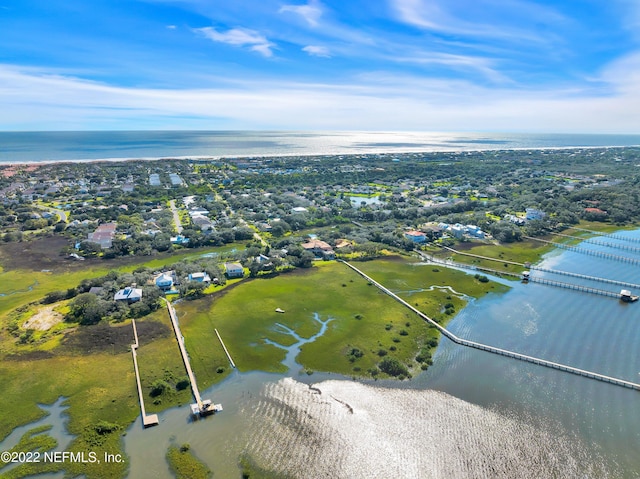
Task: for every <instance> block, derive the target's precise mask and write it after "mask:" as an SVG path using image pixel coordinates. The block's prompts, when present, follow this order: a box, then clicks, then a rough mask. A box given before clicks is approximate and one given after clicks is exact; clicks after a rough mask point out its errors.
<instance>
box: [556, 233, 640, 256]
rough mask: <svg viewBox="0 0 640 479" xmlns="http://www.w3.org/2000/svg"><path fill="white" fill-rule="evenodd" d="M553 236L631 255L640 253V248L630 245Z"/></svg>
mask: <svg viewBox="0 0 640 479" xmlns="http://www.w3.org/2000/svg"><path fill="white" fill-rule="evenodd" d="M553 235H554V236H560V237H561V238H568V239H574V240H578V241H582V242H584V243H591V244H595V245H597V246H604V247H605V248H613V249H621V250H624V251H629V252H631V253H640V248H638V247H637V246H629V245H625V244H618V243H609V242H607V241H599V240H597V239H593V238H580V237H579V236H571V235H566V234H563V233H553Z"/></svg>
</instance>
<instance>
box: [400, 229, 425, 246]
mask: <svg viewBox="0 0 640 479" xmlns="http://www.w3.org/2000/svg"><path fill="white" fill-rule="evenodd" d="M404 237H405V238H407V239H409V240H411V241H413V242H414V243H426V242H427V235H425V234H424V233H423V232H421V231H407V232H406V233H405V234H404Z"/></svg>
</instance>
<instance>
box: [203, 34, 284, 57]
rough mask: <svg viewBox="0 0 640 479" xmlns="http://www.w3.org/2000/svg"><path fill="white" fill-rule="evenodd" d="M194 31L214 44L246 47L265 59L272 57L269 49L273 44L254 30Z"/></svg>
mask: <svg viewBox="0 0 640 479" xmlns="http://www.w3.org/2000/svg"><path fill="white" fill-rule="evenodd" d="M195 31H196V32H198V33H199V34H201V35H203V36H204V37H206V38H208V39H209V40H212V41H214V42H220V43H226V44H228V45H233V46H236V47H248V48H249V50H252V51H255V52H258V53H261V54H262V55H264V56H265V57H271V56H273V52H272V51H271V49H272V48H273V47H275V44H274V43H272V42H270V41H269V40H267V38H266V37H264V36H263V35H262V34H260V33H259V32H256V31H255V30H250V29H247V28H232V29H230V30H227V31H226V32H219V31H217V30H216V29H215V28H213V27H204V28H196V29H195Z"/></svg>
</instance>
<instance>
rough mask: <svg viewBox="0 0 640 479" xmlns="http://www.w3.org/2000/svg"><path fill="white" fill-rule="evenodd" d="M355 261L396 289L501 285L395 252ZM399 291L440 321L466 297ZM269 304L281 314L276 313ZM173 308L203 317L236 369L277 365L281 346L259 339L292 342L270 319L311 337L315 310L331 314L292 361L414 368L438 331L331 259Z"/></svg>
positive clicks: (473, 290)
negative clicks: (392, 361)
mask: <svg viewBox="0 0 640 479" xmlns="http://www.w3.org/2000/svg"><path fill="white" fill-rule="evenodd" d="M359 265H360V266H362V267H363V268H367V271H368V272H370V273H372V274H373V275H374V276H375V275H377V278H376V279H378V278H379V279H380V281H381V282H383V283H385V284H386V283H388V285H389V286H390V287H391V288H392V289H398V290H401V291H405V290H406V291H408V290H413V289H424V288H428V287H429V286H431V285H434V284H435V285H437V286H440V285H449V284H452V285H455V288H456V290H457V291H461V292H464V293H466V294H468V295H473V296H479V295H482V294H485V293H486V292H488V291H496V292H499V291H503V290H504V287H503V286H500V285H496V284H494V283H480V282H479V281H477V280H476V279H474V278H473V276H468V275H465V274H464V273H460V272H457V271H450V270H444V269H443V270H442V271H439V272H434V271H432V270H431V269H429V268H426V267H424V266H422V267H421V266H416V265H414V263H412V262H411V261H407V260H404V259H401V258H400V257H393V258H392V259H388V260H376V261H371V262H368V263H359ZM398 286H399V287H398ZM400 294H401V295H402V296H403V297H405V298H406V299H408V300H410V301H411V302H415V303H417V304H418V306H419V307H420V309H422V310H423V311H424V312H425V313H427V314H431V315H433V316H434V317H437V318H438V319H439V320H441V321H443V322H445V321H446V319H447V318H448V317H451V316H452V315H453V313H454V311H457V310H459V309H460V308H461V307H462V306H463V305H464V303H465V301H464V300H463V299H462V298H460V297H459V295H457V294H454V293H451V292H450V291H448V290H438V289H436V290H434V291H422V292H414V293H407V292H401V293H400ZM449 303H450V307H451V308H452V310H451V311H450V313H449V314H446V313H444V312H443V311H444V309H445V305H447V304H449ZM276 308H281V309H282V310H284V311H285V313H283V314H282V313H277V312H276V311H275V310H276ZM178 311H179V312H180V313H181V315H184V317H185V319H188V318H190V317H191V316H193V317H194V320H197V321H196V322H197V324H205V323H207V322H209V323H210V324H211V325H212V327H216V328H217V329H218V330H219V331H220V333H221V335H222V337H223V339H224V341H225V343H226V344H227V347H228V348H229V349H230V352H231V354H232V355H233V357H234V360H235V362H236V364H237V366H238V369H239V370H241V371H249V370H254V369H260V370H264V371H272V372H281V371H284V369H285V368H284V366H283V365H282V360H283V359H284V356H285V351H284V350H283V349H281V348H278V347H276V346H273V345H271V344H269V343H268V342H267V341H266V340H270V341H273V342H277V343H280V344H285V345H290V344H292V343H293V341H292V339H291V336H289V335H286V334H284V333H282V332H281V330H279V329H278V328H277V326H276V323H280V324H283V325H285V326H287V327H289V328H291V329H293V330H294V331H296V332H297V334H298V335H300V336H301V337H303V338H309V337H311V336H312V335H314V334H316V333H317V332H318V331H319V330H320V325H319V324H318V322H317V321H315V320H314V319H313V317H314V314H318V315H319V317H320V318H321V319H323V320H326V319H328V318H333V319H332V321H331V322H330V323H329V325H328V329H327V331H326V333H325V334H324V335H323V336H321V337H319V338H317V339H316V340H315V341H314V342H312V343H308V344H306V345H304V346H303V347H302V348H301V353H300V355H299V357H298V362H300V363H301V364H302V366H303V367H304V368H305V369H306V370H317V371H331V372H338V373H342V374H348V375H357V376H360V375H366V374H368V372H367V371H369V369H372V368H374V367H375V366H376V364H378V363H379V362H380V360H381V359H382V358H383V357H386V356H388V357H394V358H397V359H398V360H399V361H401V362H402V363H404V364H407V365H409V366H410V367H411V368H412V370H413V371H414V372H415V371H416V370H417V368H419V364H417V363H416V362H415V361H414V357H415V356H416V354H417V352H418V351H419V350H420V349H421V348H422V347H423V346H424V345H425V344H426V343H427V342H428V341H429V340H430V339H432V338H435V337H437V334H436V331H435V330H434V329H432V328H430V327H429V326H428V325H427V324H426V323H424V322H423V321H422V320H419V319H418V318H416V317H415V315H413V314H412V313H411V312H410V311H408V310H407V309H406V308H404V307H403V306H401V305H400V304H398V303H397V302H395V301H393V300H392V299H391V298H389V297H388V296H387V295H385V294H383V293H381V292H380V291H379V290H378V289H377V288H375V287H374V286H372V285H369V284H368V283H367V282H366V281H365V280H363V279H362V278H361V277H360V276H359V275H357V274H356V273H355V272H353V271H351V270H350V269H349V268H347V267H346V266H344V265H341V264H339V263H333V262H331V263H317V266H316V267H314V268H312V269H309V270H297V271H295V272H293V273H289V274H286V275H282V276H279V277H276V278H270V279H256V280H253V281H249V282H246V283H245V284H243V285H242V286H241V287H238V288H234V289H231V290H229V291H227V292H225V293H224V294H222V295H220V296H219V297H215V298H209V299H206V300H203V301H198V302H193V303H191V304H188V303H184V304H181V305H180V306H179V309H178ZM201 334H202V335H203V337H204V335H206V334H207V333H206V331H202V330H201ZM192 336H193V335H192ZM360 353H361V354H360Z"/></svg>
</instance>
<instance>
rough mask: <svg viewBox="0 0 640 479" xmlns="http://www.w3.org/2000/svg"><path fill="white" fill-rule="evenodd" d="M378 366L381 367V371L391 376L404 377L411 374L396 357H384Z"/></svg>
mask: <svg viewBox="0 0 640 479" xmlns="http://www.w3.org/2000/svg"><path fill="white" fill-rule="evenodd" d="M378 367H379V368H380V371H382V372H383V373H386V374H388V375H389V376H394V377H398V376H400V375H402V376H403V377H406V376H407V375H408V374H409V371H408V370H407V367H406V366H405V365H404V364H402V363H401V362H400V361H398V360H397V359H396V358H384V359H383V360H382V361H380V364H378Z"/></svg>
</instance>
